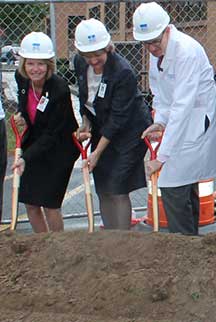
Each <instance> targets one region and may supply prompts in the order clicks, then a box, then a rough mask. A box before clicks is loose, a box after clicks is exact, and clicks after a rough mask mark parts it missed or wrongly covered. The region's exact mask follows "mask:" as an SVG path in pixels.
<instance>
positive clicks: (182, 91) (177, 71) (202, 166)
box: [149, 25, 216, 187]
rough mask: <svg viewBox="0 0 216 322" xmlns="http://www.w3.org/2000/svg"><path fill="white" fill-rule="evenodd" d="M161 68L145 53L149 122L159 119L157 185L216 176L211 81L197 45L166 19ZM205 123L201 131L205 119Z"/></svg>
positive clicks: (215, 91)
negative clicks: (162, 160) (161, 132)
mask: <svg viewBox="0 0 216 322" xmlns="http://www.w3.org/2000/svg"><path fill="white" fill-rule="evenodd" d="M170 28H171V30H170V37H169V41H168V45H167V49H166V53H165V55H164V58H163V61H162V64H161V68H163V71H162V72H159V71H158V69H157V60H158V58H156V57H153V56H152V55H150V72H149V75H150V77H149V81H150V88H151V90H152V93H153V94H154V95H155V96H154V99H153V108H155V111H156V113H155V123H157V122H159V123H162V124H164V125H165V132H164V135H163V139H162V142H161V146H160V148H159V150H158V156H160V155H161V156H165V157H166V158H167V161H166V162H165V163H164V165H163V167H162V170H161V172H160V175H159V180H158V185H159V187H178V186H182V185H186V184H190V183H194V182H198V181H200V180H203V179H210V178H214V177H215V176H216V148H215V146H216V85H215V81H214V79H213V68H212V66H211V65H210V63H209V60H208V58H207V55H206V53H205V51H204V49H203V47H202V46H201V45H200V44H199V43H198V42H197V41H196V40H195V39H193V38H191V37H190V36H188V35H186V34H184V33H182V32H180V31H178V30H177V29H176V28H175V27H174V26H173V25H170ZM206 118H208V120H209V122H210V125H209V127H208V129H207V131H205V121H206Z"/></svg>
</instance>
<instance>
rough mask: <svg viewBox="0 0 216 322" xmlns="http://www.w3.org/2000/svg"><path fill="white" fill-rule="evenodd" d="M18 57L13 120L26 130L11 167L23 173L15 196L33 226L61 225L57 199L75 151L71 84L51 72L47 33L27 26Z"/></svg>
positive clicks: (38, 228) (53, 227) (62, 192)
mask: <svg viewBox="0 0 216 322" xmlns="http://www.w3.org/2000/svg"><path fill="white" fill-rule="evenodd" d="M19 55H20V63H19V68H18V71H16V74H15V78H16V82H17V86H18V113H17V114H16V115H15V122H16V124H17V125H23V124H25V125H26V126H27V127H28V130H27V132H26V134H25V136H24V138H23V141H22V150H23V155H22V157H21V158H20V159H19V160H18V162H17V163H16V164H14V165H13V169H14V168H17V169H18V172H19V174H20V175H22V177H21V185H20V194H19V201H20V202H23V203H24V204H25V206H26V210H27V215H28V217H29V221H30V223H31V225H32V228H33V230H34V231H35V232H47V231H49V230H51V231H61V230H63V219H62V215H61V210H60V208H61V205H62V201H63V198H64V195H65V191H66V188H67V185H68V181H69V178H70V175H71V171H72V169H73V165H74V162H75V160H76V159H77V158H78V156H79V152H78V150H77V148H76V147H75V146H74V144H73V141H72V133H73V132H74V131H76V129H77V127H78V124H77V122H76V119H75V117H74V113H73V109H72V103H71V96H70V89H69V87H68V85H67V83H66V82H65V81H64V80H63V79H62V78H60V77H59V76H57V75H56V74H55V73H54V72H55V60H54V56H55V53H54V50H53V44H52V41H51V39H50V38H49V37H48V36H47V35H46V34H44V33H42V32H31V33H30V34H28V35H26V36H25V37H24V39H23V40H22V42H21V47H20V51H19Z"/></svg>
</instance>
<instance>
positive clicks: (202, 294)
mask: <svg viewBox="0 0 216 322" xmlns="http://www.w3.org/2000/svg"><path fill="white" fill-rule="evenodd" d="M0 267H1V272H0V289H1V292H0V294H1V295H0V303H1V305H0V321H1V322H12V321H13V322H51V321H52V322H215V321H216V301H215V297H216V279H215V274H216V269H215V268H216V234H209V235H206V236H204V237H186V236H181V235H173V234H162V233H140V232H119V231H118V232H111V231H109V232H108V231H102V232H96V233H94V234H87V232H83V231H73V232H64V233H56V234H54V233H52V234H40V235H18V234H16V233H10V232H5V233H1V235H0Z"/></svg>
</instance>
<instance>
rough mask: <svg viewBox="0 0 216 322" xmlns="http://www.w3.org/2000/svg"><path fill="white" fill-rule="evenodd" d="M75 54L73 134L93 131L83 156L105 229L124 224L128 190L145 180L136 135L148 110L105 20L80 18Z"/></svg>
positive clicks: (128, 208)
mask: <svg viewBox="0 0 216 322" xmlns="http://www.w3.org/2000/svg"><path fill="white" fill-rule="evenodd" d="M75 47H76V48H77V50H78V54H77V55H76V56H75V59H74V67H75V72H76V75H77V79H78V86H79V100H80V112H81V115H82V121H83V123H82V125H81V127H80V128H79V130H78V131H77V137H78V138H80V139H81V137H82V138H83V137H84V136H85V134H84V133H86V135H87V136H90V132H91V137H92V153H91V154H90V156H89V157H88V164H89V170H90V171H93V176H94V181H95V188H96V192H97V195H98V197H99V203H100V212H101V216H102V219H103V223H104V227H105V228H106V229H129V228H130V221H131V201H130V198H129V193H130V192H131V191H133V190H135V189H138V188H142V187H144V186H146V179H145V172H144V160H143V159H144V156H145V153H146V146H145V144H144V142H143V141H142V140H141V139H140V137H141V134H142V131H143V130H144V129H145V128H147V127H148V126H149V125H150V124H151V123H152V120H151V115H150V111H149V109H148V108H147V106H146V105H145V104H144V101H143V98H142V94H141V93H140V91H139V90H138V88H137V80H136V76H135V74H134V71H133V69H132V68H131V66H130V65H129V63H128V62H127V61H126V60H125V59H124V58H123V57H121V56H120V55H118V54H117V53H115V51H114V46H113V44H112V43H111V38H110V35H109V33H108V32H107V30H106V28H105V26H104V25H103V24H102V23H101V22H100V21H98V20H96V19H89V20H83V21H82V22H81V23H80V24H79V25H78V26H77V28H76V31H75Z"/></svg>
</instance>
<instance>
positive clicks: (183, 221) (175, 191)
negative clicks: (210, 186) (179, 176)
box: [160, 183, 199, 235]
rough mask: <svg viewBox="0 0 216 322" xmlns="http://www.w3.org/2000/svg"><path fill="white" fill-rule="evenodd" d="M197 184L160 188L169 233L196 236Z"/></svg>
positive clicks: (197, 215) (197, 221)
mask: <svg viewBox="0 0 216 322" xmlns="http://www.w3.org/2000/svg"><path fill="white" fill-rule="evenodd" d="M198 189H199V186H198V183H193V184H188V185H185V186H180V187H171V188H160V190H161V196H162V201H163V206H164V209H165V212H166V215H167V221H168V228H169V231H170V232H171V233H182V234H184V235H198V227H199V190H198Z"/></svg>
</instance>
